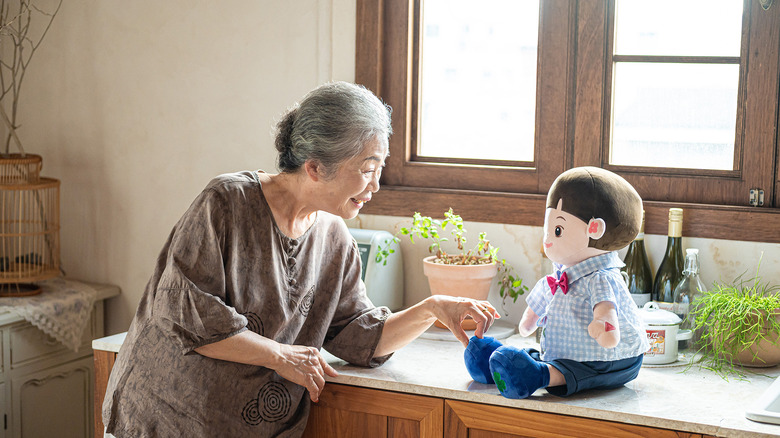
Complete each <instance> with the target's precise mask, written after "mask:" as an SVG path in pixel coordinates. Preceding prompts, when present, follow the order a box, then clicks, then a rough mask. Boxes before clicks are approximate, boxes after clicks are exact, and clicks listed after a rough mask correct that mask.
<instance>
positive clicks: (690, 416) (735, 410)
mask: <svg viewBox="0 0 780 438" xmlns="http://www.w3.org/2000/svg"><path fill="white" fill-rule="evenodd" d="M488 335H490V333H488ZM124 336H125V334H124V333H120V334H117V335H113V336H108V337H106V338H102V339H96V340H95V341H93V343H92V346H93V348H94V349H96V350H107V351H115V352H116V351H119V348H120V346H121V344H122V341H123V340H124ZM502 342H503V343H505V344H508V345H514V346H517V347H531V346H535V345H536V343H535V341H534V339H533V338H532V337H530V338H524V337H521V336H519V335H517V334H514V335H512V336H509V337H507V338H505V339H503V340H502ZM463 350H464V349H463V346H462V345H461V344H460V343H459V342H457V341H455V338H454V336H452V338H451V339H446V338H443V337H441V336H439V337H433V338H432V337H431V336H424V337H421V338H419V339H417V340H415V341H414V342H412V343H411V344H409V345H408V346H406V347H404V348H402V349H401V350H399V351H397V352H396V353H395V354H394V355H393V357H392V358H390V360H388V361H387V362H386V363H385V364H384V365H382V366H380V367H377V368H363V367H357V366H353V365H349V364H348V363H346V362H344V361H343V360H340V359H338V358H336V357H334V356H332V355H330V354H329V353H327V352H324V354H325V356H326V358H327V360H328V362H329V363H330V364H331V365H332V366H334V368H335V369H336V370H337V371H338V372H339V376H338V377H328V378H327V380H328V381H329V382H334V383H341V384H345V385H352V386H361V387H365V388H375V389H383V390H389V391H397V392H404V393H408V394H418V395H425V396H432V397H440V398H447V399H454V400H463V401H469V402H475V403H485V404H490V405H498V406H508V407H515V408H522V409H528V410H534V411H541V412H549V413H556V414H564V415H572V416H578V417H587V418H593V419H599V420H606V421H616V422H622V423H629V424H636V425H643V426H650V427H656V428H664V429H674V430H680V431H686V432H691V433H700V434H708V435H715V436H719V437H771V436H780V425H773V424H765V423H758V422H754V421H751V420H748V419H747V418H745V410H746V409H747V408H748V407H749V406H750V405H751V403H753V402H755V400H756V399H758V398H759V397H760V395H761V394H762V393H763V392H764V391H765V390H766V389H767V388H768V387H769V386H770V384H771V383H772V382H773V381H774V380H775V379H776V378H777V377H779V376H780V367H772V368H764V369H758V368H754V369H753V370H755V371H757V372H760V373H761V374H760V375H759V374H749V377H748V380H739V379H729V381H726V380H723V379H721V378H720V377H719V376H718V375H716V374H715V373H713V372H711V371H707V370H700V369H699V368H698V367H697V366H694V367H691V368H690V369H688V370H687V371H685V372H683V370H684V369H685V366H684V365H681V363H682V362H678V363H677V364H676V365H672V366H669V365H662V366H645V367H642V370H641V371H640V373H639V377H637V379H636V380H634V381H632V382H629V383H628V384H627V385H625V386H623V387H621V388H618V389H613V390H603V391H589V392H584V393H579V394H574V395H573V396H571V397H567V398H561V397H556V396H554V395H551V394H548V393H547V391H546V390H544V389H540V390H538V391H537V392H536V393H534V394H533V395H532V396H531V397H529V398H527V399H524V400H511V399H507V398H505V397H503V396H502V395H501V394H500V393H499V391H498V389H497V388H496V387H495V385H483V384H480V383H476V382H474V381H473V380H471V377H470V376H469V374H468V371H466V367H465V365H464V364H463Z"/></svg>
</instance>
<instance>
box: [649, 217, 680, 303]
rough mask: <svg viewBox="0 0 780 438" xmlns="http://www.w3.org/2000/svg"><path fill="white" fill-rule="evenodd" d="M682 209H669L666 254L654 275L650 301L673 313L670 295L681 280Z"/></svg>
mask: <svg viewBox="0 0 780 438" xmlns="http://www.w3.org/2000/svg"><path fill="white" fill-rule="evenodd" d="M682 223H683V210H682V208H670V209H669V235H668V237H667V239H666V253H665V254H664V258H663V260H661V264H660V265H659V266H658V272H657V273H656V274H655V282H654V283H653V292H652V295H651V296H650V299H652V300H653V301H655V302H657V303H658V307H660V308H661V309H664V310H668V311H673V307H674V304H673V303H674V300H673V298H672V293H674V288H675V287H676V286H677V283H679V282H680V280H682V271H683V264H684V259H683V250H682Z"/></svg>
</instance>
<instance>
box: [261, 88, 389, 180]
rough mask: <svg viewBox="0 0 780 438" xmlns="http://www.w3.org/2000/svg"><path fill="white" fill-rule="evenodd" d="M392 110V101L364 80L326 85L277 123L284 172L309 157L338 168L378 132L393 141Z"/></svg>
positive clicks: (332, 169)
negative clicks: (372, 89)
mask: <svg viewBox="0 0 780 438" xmlns="http://www.w3.org/2000/svg"><path fill="white" fill-rule="evenodd" d="M391 114H392V109H391V108H390V106H388V105H386V104H384V103H382V101H380V100H379V98H377V97H376V96H375V95H374V94H373V93H372V92H371V91H369V90H367V89H366V88H365V87H363V86H361V85H355V84H351V83H348V82H330V83H327V84H324V85H321V86H319V87H317V88H315V89H314V90H312V91H310V92H309V93H308V94H307V95H306V96H304V97H303V100H301V101H300V102H299V103H297V104H296V105H294V106H293V107H292V108H290V109H289V110H288V111H287V112H286V113H285V114H284V116H282V119H281V120H280V121H279V123H278V124H277V125H276V141H275V143H276V150H277V151H279V158H278V160H277V167H278V168H279V171H281V172H295V171H297V170H298V169H299V168H300V167H301V166H303V164H304V163H305V162H306V160H316V161H317V162H318V163H320V164H321V165H322V166H323V167H324V171H325V174H326V175H329V174H332V173H333V172H335V171H336V170H337V169H338V167H339V165H340V164H342V163H343V162H344V161H347V160H349V159H350V158H353V157H355V156H357V155H358V154H359V153H360V152H361V151H362V150H363V148H364V147H365V145H366V143H367V142H368V141H370V140H372V139H373V138H376V139H378V140H379V141H380V142H382V144H383V145H385V146H387V144H388V139H389V137H390V135H391V134H392V133H393V128H392V127H391V125H390V115H391Z"/></svg>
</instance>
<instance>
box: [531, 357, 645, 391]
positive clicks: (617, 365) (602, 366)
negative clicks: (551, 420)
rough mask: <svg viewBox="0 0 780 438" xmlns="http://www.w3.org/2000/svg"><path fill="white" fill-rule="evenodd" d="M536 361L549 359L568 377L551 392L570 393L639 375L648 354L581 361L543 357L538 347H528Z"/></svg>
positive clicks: (613, 385) (611, 385)
mask: <svg viewBox="0 0 780 438" xmlns="http://www.w3.org/2000/svg"><path fill="white" fill-rule="evenodd" d="M526 351H527V352H528V354H529V355H530V356H531V357H532V358H533V359H534V360H536V361H539V362H544V363H548V364H550V365H552V366H554V367H555V369H557V370H558V371H560V372H561V374H563V377H564V378H566V385H560V386H548V387H547V392H549V393H550V394H553V395H557V396H560V397H566V396H569V395H572V394H574V393H576V392H581V391H585V390H586V389H611V388H617V387H619V386H623V385H625V384H626V383H628V382H630V381H632V380H634V379H636V376H637V375H638V374H639V368H641V367H642V359H643V358H644V355H643V354H642V355H639V356H637V357H631V358H628V359H621V360H615V361H591V362H577V361H576V360H569V359H554V360H550V361H543V360H542V359H541V354H540V353H539V351H538V350H535V349H533V348H526Z"/></svg>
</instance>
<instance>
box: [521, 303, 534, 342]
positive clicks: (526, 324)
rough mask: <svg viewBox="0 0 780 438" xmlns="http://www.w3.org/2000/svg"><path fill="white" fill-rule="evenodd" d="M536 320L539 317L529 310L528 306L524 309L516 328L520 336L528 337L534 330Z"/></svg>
mask: <svg viewBox="0 0 780 438" xmlns="http://www.w3.org/2000/svg"><path fill="white" fill-rule="evenodd" d="M538 320H539V315H537V314H536V312H534V311H533V310H531V307H530V306H529V307H526V308H525V312H523V318H522V319H520V325H519V326H518V328H517V331H518V332H519V333H520V336H529V335H530V334H531V333H533V332H534V330H536V321H538Z"/></svg>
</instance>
